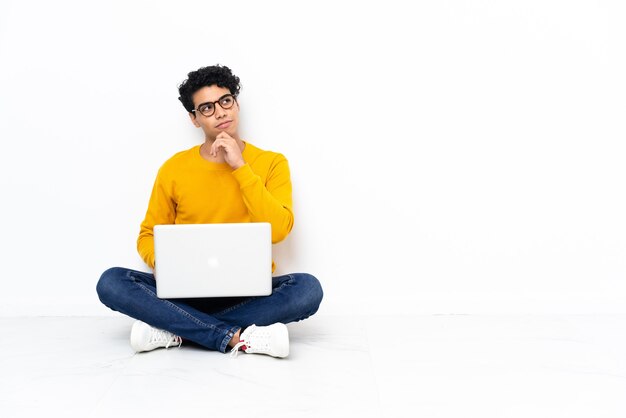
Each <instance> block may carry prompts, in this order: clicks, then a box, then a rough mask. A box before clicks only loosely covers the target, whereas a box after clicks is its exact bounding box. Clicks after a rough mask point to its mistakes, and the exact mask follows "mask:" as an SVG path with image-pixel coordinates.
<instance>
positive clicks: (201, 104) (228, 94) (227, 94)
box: [196, 93, 234, 109]
mask: <svg viewBox="0 0 626 418" xmlns="http://www.w3.org/2000/svg"><path fill="white" fill-rule="evenodd" d="M226 96H232V94H231V93H226V94H225V95H223V96H222V97H220V98H219V99H217V100H214V101H212V102H210V101H209V102H204V103H200V104H199V105H198V106H196V109H200V106H204V105H206V104H215V102H219V101H220V100H222V99H223V98H224V97H226ZM233 97H234V96H233Z"/></svg>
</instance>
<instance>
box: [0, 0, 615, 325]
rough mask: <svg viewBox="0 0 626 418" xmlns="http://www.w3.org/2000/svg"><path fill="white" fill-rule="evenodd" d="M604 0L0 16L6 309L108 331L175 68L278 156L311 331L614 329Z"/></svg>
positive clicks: (164, 128) (169, 113) (184, 136)
mask: <svg viewBox="0 0 626 418" xmlns="http://www.w3.org/2000/svg"><path fill="white" fill-rule="evenodd" d="M624 12H625V10H624V6H622V5H621V2H620V1H571V0H568V1H555V0H541V1H535V0H533V1H529V0H524V1H460V0H450V1H436V2H435V1H432V2H417V3H413V2H400V1H385V2H360V1H359V2H356V1H355V2H326V1H315V2H307V3H302V2H287V1H285V2H272V1H263V2H253V1H245V2H225V1H220V2H214V1H207V0H203V1H193V2H166V1H160V2H157V1H134V2H130V1H111V2H86V1H55V2H47V1H6V0H4V1H3V2H2V3H1V6H0V140H1V145H2V147H1V153H0V190H1V192H2V198H1V199H2V200H1V202H2V203H1V205H0V219H1V220H2V231H1V233H0V251H1V252H0V257H2V265H1V268H0V280H1V283H2V290H1V291H0V314H2V315H31V314H32V315H92V314H93V315H107V314H113V313H112V311H110V310H109V309H108V308H106V307H104V306H102V305H101V304H100V302H99V300H98V298H97V295H96V292H95V285H96V282H97V280H98V278H99V276H100V274H101V273H102V271H104V270H105V269H106V268H108V267H111V266H118V265H119V266H125V267H130V268H137V269H142V270H146V269H147V268H146V266H145V265H144V264H143V262H142V261H141V259H140V258H139V256H138V255H137V252H136V249H135V241H136V237H137V234H138V232H139V224H140V222H141V221H142V219H143V216H144V214H145V210H146V207H147V203H148V198H149V194H150V190H151V187H152V183H153V181H154V177H155V175H156V172H157V169H158V168H159V166H160V165H161V164H162V163H163V162H164V161H165V160H166V159H167V158H168V157H169V156H171V155H172V154H173V153H175V152H177V151H180V150H183V149H187V148H189V147H191V146H193V145H196V144H199V143H200V142H201V141H202V139H203V137H202V133H201V131H200V130H197V129H195V128H194V127H193V126H192V124H191V123H190V122H189V119H188V116H187V114H186V112H185V111H184V109H183V107H182V106H181V104H180V103H179V102H178V100H177V97H178V92H177V87H178V84H179V83H180V82H182V81H183V80H184V79H185V78H186V74H187V73H188V72H189V71H192V70H195V69H197V68H199V67H201V66H206V65H212V64H216V63H220V64H224V65H228V66H229V67H230V68H232V69H233V71H234V72H235V74H237V75H238V76H240V77H241V79H242V84H243V89H242V92H241V95H240V104H241V119H242V125H241V133H242V137H243V138H244V139H245V140H248V141H250V142H251V143H253V144H255V145H256V146H258V147H261V148H264V149H269V150H273V151H278V152H281V153H283V154H285V155H286V157H287V158H288V159H289V162H290V166H291V170H292V180H293V183H294V205H295V211H296V224H295V228H294V230H293V232H292V234H291V235H290V237H289V238H288V239H287V240H286V241H285V242H283V243H281V244H279V245H278V246H276V247H275V257H276V261H277V263H278V272H277V273H284V272H290V271H306V272H310V273H313V274H315V275H316V276H317V277H318V278H319V279H320V281H321V282H322V284H323V286H324V289H325V293H326V294H325V300H324V302H323V304H322V308H321V310H320V312H326V313H383V314H386V313H485V312H487V313H491V312H493V313H509V312H515V313H518V312H520V313H545V312H567V313H589V312H592V313H593V312H598V313H599V312H622V313H623V312H626V308H625V306H626V304H625V303H624V302H625V299H626V284H625V282H624V278H625V276H626V263H625V257H626V239H625V236H626V221H625V219H626V217H625V214H626V197H625V193H624V191H625V188H624V180H625V179H626V164H624V160H625V157H626V146H625V145H624V139H625V133H626V128H625V126H624V111H625V110H626V99H625V98H626V81H625V80H626V79H625V77H624V74H626V59H625V51H626V32H625V30H624V21H625V20H626V14H625V13H624Z"/></svg>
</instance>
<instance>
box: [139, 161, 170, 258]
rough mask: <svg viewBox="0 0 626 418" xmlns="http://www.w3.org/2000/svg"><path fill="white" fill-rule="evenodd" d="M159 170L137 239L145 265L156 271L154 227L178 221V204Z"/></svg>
mask: <svg viewBox="0 0 626 418" xmlns="http://www.w3.org/2000/svg"><path fill="white" fill-rule="evenodd" d="M164 177H165V176H163V173H162V170H159V173H158V174H157V178H156V180H155V182H154V186H153V188H152V194H151V196H150V201H149V203H148V210H147V211H146V217H145V219H144V220H143V222H142V223H141V227H140V231H139V237H138V238H137V251H138V252H139V255H140V256H141V258H142V259H143V261H145V263H146V264H147V265H148V266H150V268H152V269H154V226H155V225H169V224H173V223H174V220H175V219H176V204H175V202H174V199H173V194H172V191H171V186H170V185H169V184H168V183H169V182H167V181H166V180H165V179H164Z"/></svg>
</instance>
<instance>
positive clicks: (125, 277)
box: [96, 267, 323, 353]
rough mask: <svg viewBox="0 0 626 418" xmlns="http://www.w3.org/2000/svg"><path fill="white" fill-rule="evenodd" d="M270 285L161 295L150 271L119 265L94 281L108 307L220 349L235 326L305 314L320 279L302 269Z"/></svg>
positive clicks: (318, 292) (313, 304)
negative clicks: (242, 293)
mask: <svg viewBox="0 0 626 418" xmlns="http://www.w3.org/2000/svg"><path fill="white" fill-rule="evenodd" d="M272 288H273V291H272V294H271V295H270V296H259V297H237V298H190V299H159V298H158V297H157V295H156V281H155V280H154V275H152V274H150V273H144V272H141V271H136V270H130V269H125V268H121V267H114V268H111V269H108V270H107V271H105V272H104V273H103V274H102V276H101V277H100V280H99V281H98V285H97V286H96V290H97V292H98V297H99V298H100V301H101V302H102V303H103V304H105V305H106V306H108V307H109V308H111V309H112V310H114V311H118V312H121V313H123V314H125V315H128V316H130V317H132V318H135V319H139V320H141V321H143V322H145V323H147V324H149V325H151V326H153V327H155V328H159V329H164V330H167V331H169V332H171V333H173V334H175V335H178V336H180V337H182V338H183V340H190V341H193V342H195V343H197V344H200V345H202V346H204V347H206V348H208V349H211V350H217V351H221V352H222V353H224V352H226V348H227V346H228V342H229V341H230V340H231V338H232V337H233V335H235V334H236V333H237V331H238V330H240V329H242V328H245V327H247V326H249V325H252V324H255V325H261V326H263V325H270V324H273V323H275V322H282V323H288V322H293V321H300V320H302V319H305V318H308V317H309V316H311V315H313V314H314V313H315V312H317V309H318V308H319V305H320V303H321V301H322V297H323V292H322V287H321V285H320V283H319V281H318V280H317V279H316V278H315V277H313V276H311V275H310V274H306V273H293V274H286V275H284V276H277V277H273V278H272Z"/></svg>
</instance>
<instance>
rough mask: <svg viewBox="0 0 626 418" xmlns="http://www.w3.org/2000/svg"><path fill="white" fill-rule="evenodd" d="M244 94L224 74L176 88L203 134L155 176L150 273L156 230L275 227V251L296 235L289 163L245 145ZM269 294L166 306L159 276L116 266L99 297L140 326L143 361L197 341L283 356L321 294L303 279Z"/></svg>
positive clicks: (145, 239) (203, 71)
mask: <svg viewBox="0 0 626 418" xmlns="http://www.w3.org/2000/svg"><path fill="white" fill-rule="evenodd" d="M240 88H241V87H240V82H239V77H237V76H235V75H234V74H233V73H232V72H231V70H230V69H229V68H228V67H226V66H220V65H216V66H210V67H203V68H200V69H198V70H197V71H192V72H190V73H189V74H188V79H187V80H185V81H184V82H183V83H182V84H181V85H180V86H179V94H180V97H179V100H180V101H181V102H182V104H183V106H184V107H185V109H186V110H187V112H188V113H189V117H190V119H191V122H192V123H193V124H194V125H195V126H196V127H197V128H201V129H202V131H203V132H204V143H203V144H201V145H198V146H195V147H193V148H191V149H188V150H186V151H182V152H179V153H177V154H175V155H174V156H173V157H171V158H170V159H169V160H167V161H166V162H165V163H164V164H163V165H162V166H161V168H160V169H159V172H158V174H157V178H156V181H155V183H154V187H153V190H152V195H151V197H150V202H149V204H148V210H147V212H146V217H145V219H144V221H143V222H142V223H141V228H140V233H139V238H138V240H137V249H138V251H139V254H140V255H141V257H142V258H143V260H144V261H145V262H146V264H147V265H148V266H150V267H151V268H153V269H154V239H153V228H154V226H155V225H159V224H174V223H177V224H181V223H182V224H185V223H187V224H189V223H234V222H269V223H270V224H271V226H272V242H273V243H277V242H280V241H281V240H283V239H285V237H286V236H287V235H288V234H289V232H290V231H291V229H292V227H293V220H294V218H293V213H292V201H291V180H290V174H289V166H288V164H287V160H286V159H285V157H284V156H283V155H281V154H278V153H274V152H270V151H264V150H262V149H259V148H257V147H255V146H253V145H252V144H250V143H248V142H247V141H244V140H243V139H241V138H240V136H239V133H238V128H239V102H238V100H237V97H238V95H239V91H240ZM242 262H245V260H242ZM274 270H275V265H274V263H273V262H272V271H274ZM272 287H273V291H272V294H271V295H270V296H263V297H245V298H244V297H240V298H194V299H170V300H164V299H159V298H158V297H157V296H156V281H155V276H154V275H153V274H150V273H144V272H140V271H135V270H130V269H125V268H120V267H115V268H111V269H109V270H107V271H105V272H104V273H103V274H102V276H101V278H100V280H99V281H98V285H97V287H96V289H97V292H98V296H99V298H100V300H101V301H102V303H104V304H105V305H106V306H108V307H109V308H111V309H112V310H115V311H118V312H121V313H123V314H126V315H128V316H130V317H133V318H135V319H137V321H136V322H135V323H134V325H133V327H132V330H131V336H130V340H131V345H132V347H133V349H135V351H137V352H141V351H150V350H153V349H155V348H159V347H165V348H168V347H170V346H172V345H177V346H180V345H181V344H182V343H183V341H191V342H194V343H196V344H200V345H201V346H203V347H206V348H208V349H211V350H217V351H221V352H226V350H227V348H230V349H231V353H232V354H233V355H237V353H238V351H239V349H242V350H243V351H244V352H246V353H262V354H268V355H271V356H274V357H286V356H287V355H288V354H289V337H288V332H287V327H286V326H285V323H288V322H292V321H299V320H302V319H305V318H308V317H309V316H311V315H313V314H314V313H315V312H317V309H318V307H319V305H320V303H321V300H322V296H323V292H322V288H321V286H320V283H319V281H318V280H317V279H316V278H315V277H313V276H311V275H310V274H305V273H295V274H287V275H284V276H278V277H273V278H272Z"/></svg>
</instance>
